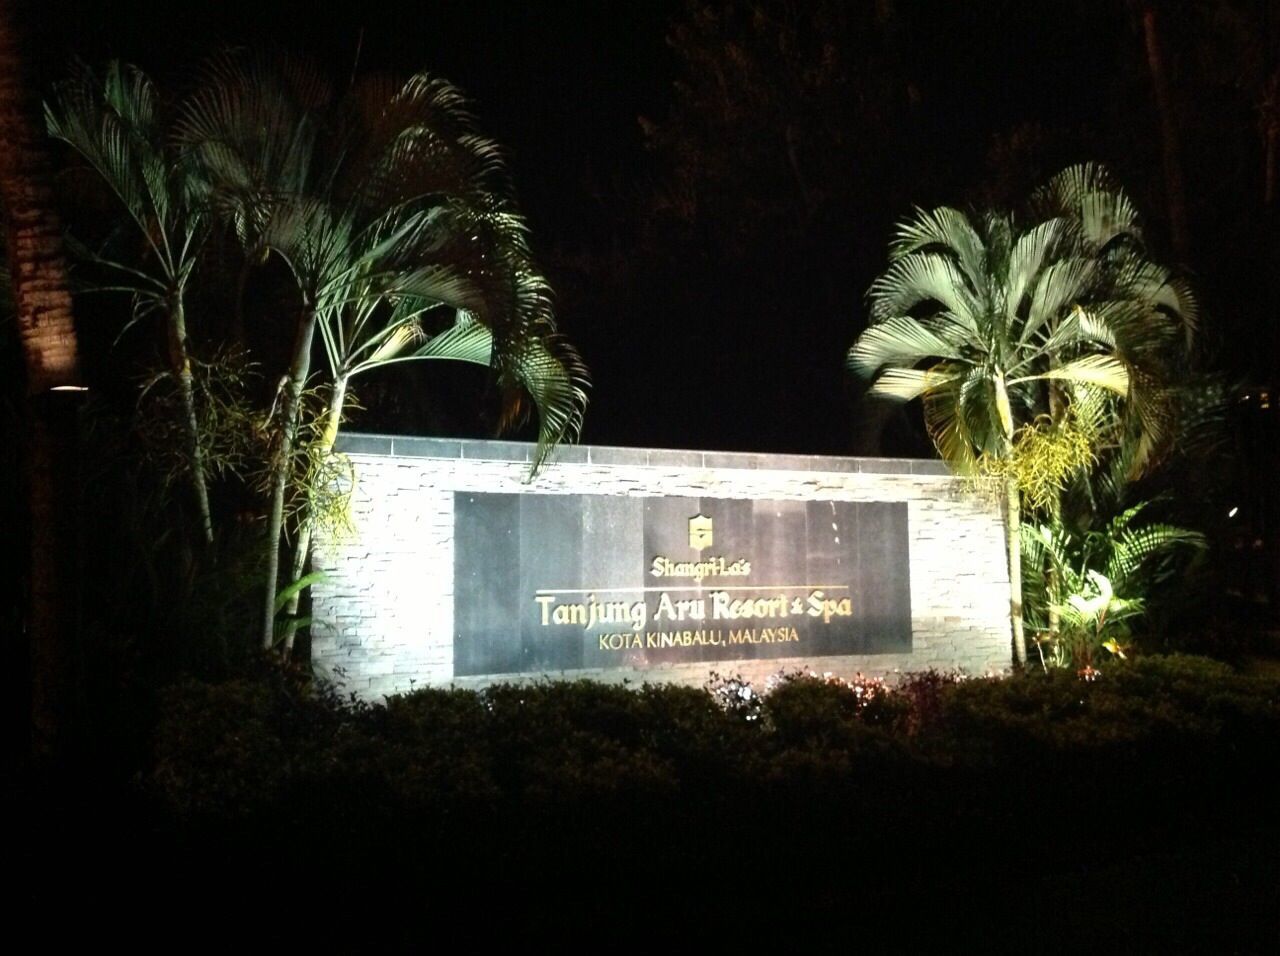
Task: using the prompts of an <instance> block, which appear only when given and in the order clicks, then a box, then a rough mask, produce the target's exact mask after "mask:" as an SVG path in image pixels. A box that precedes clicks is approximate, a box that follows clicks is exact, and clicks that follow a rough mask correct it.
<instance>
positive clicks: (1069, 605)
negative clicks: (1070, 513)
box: [1022, 502, 1205, 667]
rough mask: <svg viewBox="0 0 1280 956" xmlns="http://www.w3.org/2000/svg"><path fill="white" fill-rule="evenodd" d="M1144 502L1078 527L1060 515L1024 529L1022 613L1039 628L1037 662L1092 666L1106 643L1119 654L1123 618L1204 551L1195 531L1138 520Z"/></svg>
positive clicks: (1125, 629) (1122, 644) (1145, 505)
mask: <svg viewBox="0 0 1280 956" xmlns="http://www.w3.org/2000/svg"><path fill="white" fill-rule="evenodd" d="M1149 507H1150V503H1149V502H1143V503H1141V504H1137V505H1134V506H1133V507H1131V508H1128V509H1126V510H1125V511H1123V512H1122V513H1120V514H1119V515H1117V516H1116V517H1114V518H1112V519H1111V520H1110V521H1109V522H1108V523H1107V524H1105V525H1103V526H1101V527H1099V528H1096V529H1090V530H1087V531H1084V532H1078V531H1077V532H1073V531H1071V530H1069V529H1068V528H1067V527H1066V526H1065V525H1064V524H1063V522H1062V521H1061V520H1060V519H1059V520H1058V521H1051V522H1047V523H1041V524H1025V525H1023V526H1022V560H1023V581H1024V593H1025V594H1026V595H1027V603H1026V613H1027V616H1028V620H1029V621H1030V622H1031V625H1032V626H1033V627H1034V628H1036V629H1037V630H1038V632H1039V634H1038V636H1037V638H1036V642H1037V645H1038V647H1039V648H1040V654H1041V660H1042V663H1044V662H1047V661H1052V662H1053V663H1055V664H1057V665H1059V666H1069V665H1073V664H1074V665H1075V666H1076V667H1085V666H1090V665H1092V664H1093V663H1094V662H1095V658H1096V656H1097V655H1098V654H1100V653H1101V652H1102V650H1103V649H1104V648H1106V649H1107V650H1108V651H1109V652H1110V653H1111V654H1114V655H1117V656H1123V655H1124V652H1125V651H1124V649H1125V645H1126V644H1127V643H1128V638H1129V629H1128V626H1127V625H1126V624H1125V623H1124V622H1125V621H1126V620H1127V619H1130V618H1135V617H1138V616H1140V615H1141V614H1142V612H1143V611H1144V609H1145V604H1146V602H1147V601H1148V600H1149V598H1150V597H1151V595H1152V594H1153V593H1157V589H1158V586H1159V585H1160V584H1162V583H1163V582H1164V581H1166V580H1168V579H1169V578H1171V577H1172V576H1173V575H1174V574H1175V573H1176V571H1177V570H1178V569H1179V568H1182V567H1185V564H1186V558H1187V557H1189V556H1191V555H1193V554H1194V553H1196V552H1197V551H1199V550H1202V549H1203V548H1204V546H1205V541H1204V536H1203V535H1201V534H1200V533H1198V532H1195V531H1189V530H1187V529H1185V528H1178V527H1175V526H1173V525H1169V524H1164V523H1159V522H1152V523H1140V522H1139V520H1138V519H1139V517H1140V516H1141V515H1142V513H1143V512H1144V511H1146V510H1147V509H1148V508H1149ZM1055 616H1058V617H1059V618H1060V624H1059V628H1060V629H1059V630H1055V628H1054V626H1053V625H1054V623H1055V622H1054V617H1055ZM1046 654H1047V655H1048V657H1047V658H1046V656H1045V655H1046Z"/></svg>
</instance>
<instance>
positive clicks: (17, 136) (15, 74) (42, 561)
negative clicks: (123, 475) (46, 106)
mask: <svg viewBox="0 0 1280 956" xmlns="http://www.w3.org/2000/svg"><path fill="white" fill-rule="evenodd" d="M15 13H16V11H15V10H14V4H12V3H11V2H9V0H0V204H2V205H3V213H4V227H5V250H6V253H7V256H8V260H9V268H10V272H11V281H12V286H13V299H14V306H15V311H16V313H17V320H18V335H19V338H20V340H21V347H22V353H23V358H24V362H25V368H26V386H27V395H28V401H27V405H26V426H27V427H26V435H25V450H26V454H25V455H24V462H25V471H26V474H25V476H24V477H25V479H26V493H27V505H28V508H29V513H30V521H31V529H30V535H31V540H30V556H29V561H30V564H29V567H28V575H29V592H28V606H27V637H28V640H29V642H30V655H31V656H30V661H31V717H32V738H31V745H32V753H33V755H34V756H35V757H36V759H37V760H38V761H41V762H43V763H48V762H49V761H50V760H51V759H52V758H53V757H55V756H56V754H57V752H58V750H59V747H60V745H61V744H62V743H63V740H62V737H63V734H62V731H63V730H64V728H65V713H64V709H65V706H66V704H67V703H68V690H69V681H68V673H69V669H68V666H67V665H68V658H69V655H70V649H71V647H72V646H73V643H72V642H73V641H74V638H75V605H76V601H75V599H74V593H73V592H74V587H73V581H74V564H73V563H72V562H73V559H74V554H75V548H74V546H73V537H74V534H75V528H76V520H75V514H76V508H75V502H76V495H77V489H76V488H75V486H74V485H75V482H74V474H75V469H74V462H75V449H76V441H75V415H74V414H73V411H74V409H73V408H70V407H68V401H69V400H74V398H73V397H71V396H68V395H67V394H66V393H63V392H56V391H54V390H55V389H60V388H67V387H69V386H70V387H75V386H78V385H79V384H80V378H79V376H80V370H79V360H78V355H77V348H76V333H75V325H74V323H73V320H72V311H71V293H70V291H69V285H68V282H67V270H66V262H65V260H64V259H63V255H62V228H61V225H60V224H59V222H58V219H57V216H56V214H55V213H54V211H53V202H52V192H51V190H50V188H49V183H48V181H47V171H48V169H49V162H48V159H47V157H46V155H45V152H44V147H43V144H42V142H41V140H40V139H39V138H37V133H36V129H37V126H36V124H35V123H33V122H32V121H31V117H32V115H33V112H32V103H31V101H30V99H29V97H28V96H27V90H26V86H25V83H24V75H23V63H22V57H21V43H20V41H19V38H18V36H17V24H15V22H14V20H15ZM72 396H74V393H72Z"/></svg>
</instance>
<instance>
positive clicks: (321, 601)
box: [312, 434, 1010, 698]
mask: <svg viewBox="0 0 1280 956" xmlns="http://www.w3.org/2000/svg"><path fill="white" fill-rule="evenodd" d="M339 447H340V450H341V451H343V452H345V453H346V454H347V455H348V456H350V459H351V461H352V463H353V465H354V467H355V473H356V486H355V490H354V500H353V502H352V513H353V519H354V530H353V531H352V532H350V533H347V534H344V535H340V536H336V537H330V538H325V539H321V540H318V541H317V543H316V549H315V557H314V564H315V568H316V570H319V571H322V572H324V574H325V579H324V580H323V581H322V582H321V583H319V584H317V585H315V587H314V588H313V611H312V616H313V619H314V624H313V625H312V635H313V637H312V660H313V662H314V664H315V666H316V668H317V670H318V672H320V673H322V674H325V675H327V676H330V677H332V678H334V679H336V680H339V681H340V682H341V683H342V686H343V688H344V689H345V690H348V691H354V692H355V693H357V694H359V695H361V696H363V697H366V698H377V697H380V696H383V695H387V694H392V693H397V692H402V691H407V690H411V689H413V688H415V687H423V686H428V685H447V684H456V685H459V686H467V685H474V684H476V683H484V682H491V681H492V680H493V678H494V677H501V676H502V675H491V676H488V677H485V678H472V677H467V678H463V677H455V675H454V670H453V635H454V626H453V574H454V553H453V507H454V504H453V502H454V492H455V491H472V492H506V493H515V492H518V493H524V494H606V495H630V496H663V495H674V496H689V497H698V496H703V497H719V498H749V499H798V500H805V499H815V498H816V499H832V500H849V501H901V502H906V503H907V506H908V532H909V542H910V567H911V582H910V584H911V618H912V651H911V653H909V654H887V655H885V654H879V655H868V656H862V657H805V658H784V659H773V660H753V661H742V662H724V661H719V662H710V663H709V662H702V663H697V664H690V663H681V664H671V665H662V666H660V667H653V668H648V669H645V670H636V669H621V668H616V669H613V668H611V669H608V670H575V671H571V672H567V673H565V674H563V675H560V674H556V675H548V676H565V677H569V678H578V677H591V678H596V679H601V680H610V681H621V680H628V681H631V682H634V683H640V682H643V681H650V682H656V681H677V682H683V683H693V684H701V683H702V682H703V681H704V680H705V679H706V677H707V674H708V673H709V672H710V671H712V670H715V671H718V672H719V673H721V674H728V673H732V674H741V675H742V676H743V677H746V678H748V679H751V680H753V681H757V682H760V681H763V680H764V678H766V677H767V676H768V675H770V674H774V673H777V672H779V671H780V670H794V669H797V668H804V669H806V670H812V671H817V672H820V673H821V672H832V673H834V674H839V675H841V676H848V675H851V674H853V673H854V672H857V671H861V672H862V673H864V674H890V673H892V672H895V671H916V670H924V669H927V668H930V667H934V668H940V669H952V668H961V669H963V670H965V671H966V672H968V673H971V674H983V673H989V672H998V671H1003V670H1004V669H1006V668H1007V667H1008V666H1009V661H1010V638H1009V624H1008V605H1009V598H1008V574H1007V570H1006V563H1005V557H1004V535H1003V530H1002V524H1001V517H1000V512H999V508H998V505H997V503H996V502H995V500H994V498H991V497H989V496H983V495H979V494H975V493H974V492H973V491H972V490H967V488H966V486H965V484H964V483H963V482H961V481H959V480H957V479H955V478H952V477H950V476H949V474H948V473H947V471H946V469H945V467H944V466H943V465H942V464H941V463H940V462H937V461H917V460H905V459H875V458H861V459H859V458H830V457H816V456H802V455H756V454H735V453H722V452H697V451H666V450H659V449H642V448H604V447H592V446H574V447H567V448H563V449H560V450H559V452H558V453H557V455H556V456H555V459H554V461H553V463H552V464H550V465H548V466H546V467H545V468H544V469H543V470H542V471H541V472H540V473H539V475H538V476H537V477H536V478H533V479H532V480H530V479H529V464H528V463H529V455H530V451H531V447H532V446H530V445H526V444H522V443H516V442H497V441H459V440H449V439H428V438H402V437H391V436H378V435H359V434H353V435H348V436H346V437H345V438H344V439H343V440H342V441H341V443H340V445H339ZM526 678H527V675H525V676H524V677H522V678H521V679H526Z"/></svg>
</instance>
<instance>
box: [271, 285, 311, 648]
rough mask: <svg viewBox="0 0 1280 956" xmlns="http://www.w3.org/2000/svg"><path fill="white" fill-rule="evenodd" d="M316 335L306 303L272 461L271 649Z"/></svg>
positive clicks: (299, 323)
mask: <svg viewBox="0 0 1280 956" xmlns="http://www.w3.org/2000/svg"><path fill="white" fill-rule="evenodd" d="M315 334H316V313H315V307H314V306H313V305H311V304H310V303H307V304H305V305H304V306H303V312H302V315H301V316H299V318H298V329H297V334H296V336H295V338H294V343H293V360H292V362H291V363H290V366H289V375H288V378H287V379H286V380H285V383H284V402H283V404H282V407H281V409H280V432H279V437H280V440H279V445H278V447H277V449H276V454H275V456H274V458H273V460H272V464H271V468H272V476H271V512H270V516H269V518H268V523H267V542H266V546H267V580H266V592H267V593H266V597H265V603H264V606H263V616H262V646H263V648H265V649H267V650H270V649H271V647H272V646H273V645H274V644H275V620H276V591H277V584H278V582H279V579H280V536H281V532H282V531H283V530H284V499H285V494H286V492H287V491H288V487H289V476H290V474H291V473H292V471H293V445H294V441H295V439H296V438H297V435H298V418H299V416H300V415H301V412H302V390H303V389H304V388H305V387H306V384H307V376H308V375H310V374H311V343H312V341H313V340H314V339H315Z"/></svg>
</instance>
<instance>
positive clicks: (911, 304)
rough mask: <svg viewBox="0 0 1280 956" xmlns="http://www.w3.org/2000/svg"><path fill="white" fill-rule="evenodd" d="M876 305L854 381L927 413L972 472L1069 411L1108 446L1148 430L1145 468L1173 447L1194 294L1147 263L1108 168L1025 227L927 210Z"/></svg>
mask: <svg viewBox="0 0 1280 956" xmlns="http://www.w3.org/2000/svg"><path fill="white" fill-rule="evenodd" d="M869 302H870V318H871V325H870V327H869V328H868V329H867V330H866V331H865V332H864V333H863V334H862V335H861V336H860V337H859V338H858V340H857V341H856V342H855V343H854V345H853V347H852V348H851V349H850V350H849V355H848V364H849V367H850V368H851V369H853V370H854V371H855V372H857V373H858V374H860V375H863V376H865V377H868V378H870V379H871V380H872V383H873V384H872V394H875V395H880V396H883V397H885V398H889V399H895V400H898V401H906V400H910V399H914V398H922V399H923V401H924V414H925V422H926V424H927V426H928V428H929V433H930V435H931V436H932V437H933V440H934V443H935V444H936V445H937V447H938V450H939V452H940V453H941V454H942V456H943V457H944V458H945V459H946V460H947V461H948V462H950V463H951V464H952V466H953V467H954V468H955V469H956V470H958V471H960V472H962V473H973V472H974V471H975V470H976V468H977V464H978V461H979V460H980V458H981V457H982V456H991V457H995V458H1007V457H1009V456H1010V454H1011V452H1012V448H1013V443H1014V438H1015V433H1016V432H1017V431H1018V429H1019V428H1020V427H1021V426H1023V425H1024V424H1027V423H1030V422H1033V421H1035V419H1036V418H1037V416H1039V415H1044V414H1049V415H1050V416H1051V420H1052V423H1053V424H1055V425H1056V424H1057V423H1059V422H1060V421H1061V420H1062V415H1063V413H1064V412H1065V411H1066V410H1067V409H1072V410H1073V411H1074V413H1075V415H1076V419H1077V422H1078V423H1079V424H1080V425H1081V427H1082V428H1083V429H1084V432H1085V433H1086V434H1093V435H1097V436H1102V435H1109V434H1112V433H1115V432H1117V430H1118V429H1119V428H1120V427H1121V426H1122V424H1123V423H1126V422H1128V421H1129V420H1131V419H1132V420H1134V421H1137V422H1140V423H1141V435H1142V438H1141V449H1142V451H1141V455H1140V458H1141V460H1142V461H1144V462H1145V460H1146V459H1147V458H1148V457H1150V456H1151V455H1153V454H1154V452H1155V450H1156V449H1157V448H1159V447H1160V446H1161V445H1162V443H1163V442H1164V440H1165V438H1166V434H1167V431H1168V420H1169V409H1168V402H1167V400H1166V397H1165V394H1164V391H1163V387H1162V383H1164V382H1166V381H1168V380H1169V379H1170V377H1171V370H1172V369H1173V368H1175V367H1177V364H1178V362H1179V354H1178V346H1179V344H1180V343H1182V342H1183V341H1184V339H1185V337H1186V336H1189V335H1190V332H1191V330H1192V329H1194V326H1195V322H1196V314H1197V308H1196V303H1195V300H1194V298H1193V297H1192V296H1191V294H1190V292H1189V290H1188V289H1187V287H1186V285H1185V284H1184V283H1183V282H1181V280H1179V279H1178V278H1176V277H1175V276H1174V275H1173V274H1172V273H1171V272H1170V270H1168V269H1165V268H1163V267H1160V266H1158V265H1156V264H1155V263H1153V262H1152V261H1150V260H1149V259H1147V258H1146V257H1145V254H1144V251H1143V249H1142V246H1141V231H1140V229H1139V227H1138V223H1137V215H1136V212H1135V211H1134V209H1133V206H1132V204H1131V203H1130V201H1129V199H1128V197H1127V196H1126V195H1125V193H1124V192H1123V191H1122V190H1120V189H1119V188H1118V187H1117V186H1116V185H1115V184H1114V183H1113V182H1112V181H1111V178H1110V176H1109V174H1107V173H1106V171H1105V170H1103V169H1101V168H1100V167H1097V166H1075V167H1071V168H1069V169H1067V170H1065V171H1064V172H1062V173H1060V174H1059V175H1058V176H1056V177H1055V178H1054V179H1053V180H1051V181H1050V183H1049V184H1048V186H1046V187H1045V188H1044V189H1043V190H1041V191H1040V192H1039V193H1038V194H1037V195H1036V197H1035V199H1034V201H1033V203H1032V204H1031V211H1030V212H1029V213H1028V214H1011V213H995V212H988V213H984V214H974V215H966V214H965V213H962V212H960V211H958V210H955V209H950V208H947V207H942V208H939V209H936V210H933V211H932V212H926V211H924V210H919V211H917V213H916V215H915V216H914V217H913V218H911V219H909V220H907V221H905V222H904V223H903V224H902V225H900V226H899V228H898V232H897V235H896V237H895V239H894V241H893V243H892V244H891V245H890V251H889V268H888V269H887V270H886V271H885V272H884V273H883V274H882V275H881V276H880V277H879V278H877V279H876V280H875V282H874V283H872V286H871V290H870V293H869ZM922 366H923V367H922ZM1055 403H1056V406H1057V407H1056V408H1055V407H1054V406H1055ZM1122 413H1124V414H1123V415H1122Z"/></svg>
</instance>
